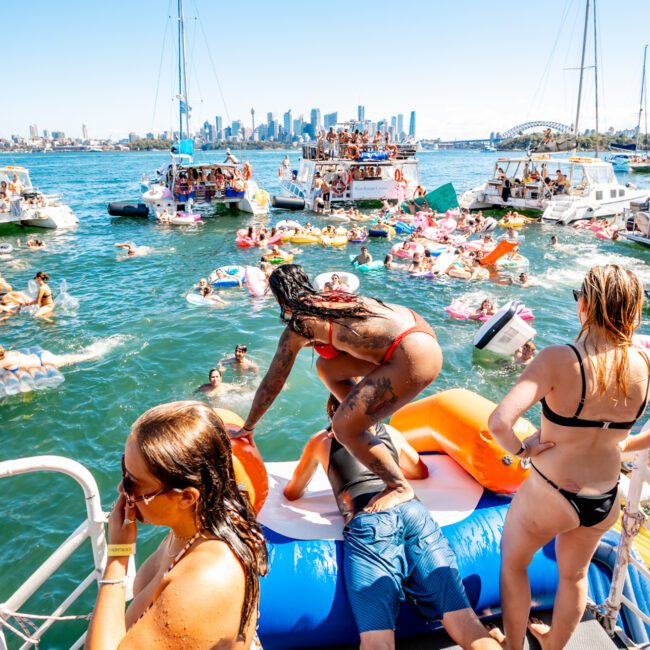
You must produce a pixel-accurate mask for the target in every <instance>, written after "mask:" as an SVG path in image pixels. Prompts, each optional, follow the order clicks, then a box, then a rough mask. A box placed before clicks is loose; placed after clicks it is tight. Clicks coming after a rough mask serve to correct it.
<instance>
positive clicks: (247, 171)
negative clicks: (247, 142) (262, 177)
mask: <svg viewBox="0 0 650 650" xmlns="http://www.w3.org/2000/svg"><path fill="white" fill-rule="evenodd" d="M252 175H253V170H252V168H251V166H250V163H248V162H245V163H244V180H245V181H249V180H250V179H251V176H252Z"/></svg>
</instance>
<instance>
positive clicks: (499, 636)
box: [485, 623, 506, 648]
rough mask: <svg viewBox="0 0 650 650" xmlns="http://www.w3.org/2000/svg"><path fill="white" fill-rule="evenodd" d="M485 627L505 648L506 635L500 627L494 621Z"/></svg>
mask: <svg viewBox="0 0 650 650" xmlns="http://www.w3.org/2000/svg"><path fill="white" fill-rule="evenodd" d="M485 629H486V630H487V631H488V634H489V635H490V636H491V637H492V638H493V639H494V640H495V641H496V642H497V643H499V644H500V645H502V646H503V647H504V648H505V647H506V645H505V644H506V635H505V634H504V633H503V632H502V631H501V628H500V627H497V626H496V625H494V624H492V623H486V624H485Z"/></svg>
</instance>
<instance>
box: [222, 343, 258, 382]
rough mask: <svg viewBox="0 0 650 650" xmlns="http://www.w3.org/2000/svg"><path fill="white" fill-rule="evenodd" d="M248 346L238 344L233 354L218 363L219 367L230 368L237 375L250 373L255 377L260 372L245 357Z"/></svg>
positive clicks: (251, 361)
mask: <svg viewBox="0 0 650 650" xmlns="http://www.w3.org/2000/svg"><path fill="white" fill-rule="evenodd" d="M247 351H248V346H246V345H243V344H242V343H240V344H239V345H238V346H237V347H236V348H235V354H233V355H230V356H228V357H226V358H225V359H223V360H222V361H220V362H219V365H220V366H226V367H227V368H232V369H233V370H234V371H235V372H239V373H252V374H254V375H257V374H258V373H259V371H260V369H259V366H258V365H257V364H256V363H255V362H254V361H253V360H252V359H249V358H248V357H247V356H246V352H247Z"/></svg>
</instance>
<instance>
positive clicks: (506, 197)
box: [460, 154, 650, 224]
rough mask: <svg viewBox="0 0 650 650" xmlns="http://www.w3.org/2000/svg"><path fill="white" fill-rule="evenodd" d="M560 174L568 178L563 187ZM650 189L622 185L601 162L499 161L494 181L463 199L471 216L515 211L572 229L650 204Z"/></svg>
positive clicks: (574, 159) (544, 158)
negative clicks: (489, 211)
mask: <svg viewBox="0 0 650 650" xmlns="http://www.w3.org/2000/svg"><path fill="white" fill-rule="evenodd" d="M557 170H560V171H561V172H562V174H563V176H564V177H566V180H565V184H564V185H563V186H562V185H560V186H558V183H557V182H556V180H555V179H556V178H557V175H556V173H557ZM649 196H650V189H646V190H639V189H637V188H635V187H634V186H633V185H627V186H626V185H622V184H621V183H619V182H618V180H617V179H616V175H615V174H614V169H613V167H612V165H611V163H609V162H606V161H604V160H601V159H599V158H589V157H583V156H580V157H576V156H574V157H569V158H560V157H556V158H551V156H549V155H547V154H544V155H542V154H539V155H531V156H525V157H522V158H499V159H498V160H497V162H496V164H495V166H494V173H493V175H492V178H490V179H489V180H488V181H487V182H485V183H483V185H480V186H479V187H476V188H474V189H471V190H468V191H467V192H465V193H464V194H463V195H462V197H461V199H460V206H461V208H464V209H466V210H480V209H485V208H512V209H515V210H532V211H538V212H541V213H542V221H543V222H545V223H557V224H570V223H573V222H575V221H580V220H582V219H590V218H591V217H592V216H594V215H595V216H596V217H608V216H613V215H616V214H619V213H621V212H623V210H625V209H626V208H629V207H630V201H643V200H647V198H648V197H649Z"/></svg>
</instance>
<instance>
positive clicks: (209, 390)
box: [194, 368, 241, 397]
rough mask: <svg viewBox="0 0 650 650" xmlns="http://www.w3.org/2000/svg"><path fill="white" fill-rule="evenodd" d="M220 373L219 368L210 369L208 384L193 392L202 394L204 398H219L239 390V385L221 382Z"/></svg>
mask: <svg viewBox="0 0 650 650" xmlns="http://www.w3.org/2000/svg"><path fill="white" fill-rule="evenodd" d="M221 373H222V371H221V369H220V368H212V370H210V373H209V375H208V379H209V382H208V383H207V384H203V385H202V386H199V387H198V388H197V389H196V390H195V391H194V394H196V393H203V394H204V395H205V396H206V397H219V396H220V395H225V394H226V393H232V392H235V391H238V390H241V386H240V385H239V384H229V383H226V382H224V381H223V379H222V375H221Z"/></svg>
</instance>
